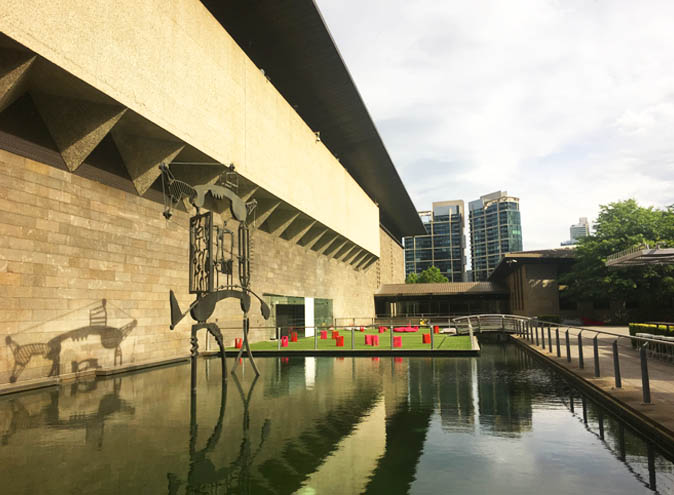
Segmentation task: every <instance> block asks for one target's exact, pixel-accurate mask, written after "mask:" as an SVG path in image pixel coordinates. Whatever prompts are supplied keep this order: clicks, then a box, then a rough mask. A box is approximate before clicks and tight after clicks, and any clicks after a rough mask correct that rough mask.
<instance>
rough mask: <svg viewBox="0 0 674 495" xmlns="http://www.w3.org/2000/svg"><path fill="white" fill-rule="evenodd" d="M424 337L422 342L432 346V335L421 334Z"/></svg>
mask: <svg viewBox="0 0 674 495" xmlns="http://www.w3.org/2000/svg"><path fill="white" fill-rule="evenodd" d="M421 337H422V342H423V343H424V344H430V343H431V334H430V333H423V334H421Z"/></svg>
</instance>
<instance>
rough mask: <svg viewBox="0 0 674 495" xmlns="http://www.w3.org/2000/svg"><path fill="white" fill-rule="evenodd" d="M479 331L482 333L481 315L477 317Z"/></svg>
mask: <svg viewBox="0 0 674 495" xmlns="http://www.w3.org/2000/svg"><path fill="white" fill-rule="evenodd" d="M477 331H478V332H480V333H482V322H481V321H480V315H478V316H477Z"/></svg>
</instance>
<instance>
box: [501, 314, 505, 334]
mask: <svg viewBox="0 0 674 495" xmlns="http://www.w3.org/2000/svg"><path fill="white" fill-rule="evenodd" d="M501 331H502V332H505V316H503V315H501Z"/></svg>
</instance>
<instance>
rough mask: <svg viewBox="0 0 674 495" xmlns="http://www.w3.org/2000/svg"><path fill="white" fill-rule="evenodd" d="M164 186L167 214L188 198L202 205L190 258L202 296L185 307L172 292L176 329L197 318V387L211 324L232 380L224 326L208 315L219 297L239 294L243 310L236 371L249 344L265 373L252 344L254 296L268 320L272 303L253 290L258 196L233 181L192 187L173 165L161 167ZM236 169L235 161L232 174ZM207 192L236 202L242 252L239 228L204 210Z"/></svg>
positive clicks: (194, 289)
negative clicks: (245, 196)
mask: <svg viewBox="0 0 674 495" xmlns="http://www.w3.org/2000/svg"><path fill="white" fill-rule="evenodd" d="M160 170H161V172H162V185H163V191H164V200H165V210H164V213H163V215H164V216H165V217H166V218H167V219H168V218H171V215H172V212H171V210H172V209H173V208H174V207H175V206H176V205H177V204H178V203H179V202H180V201H181V200H182V199H184V198H186V199H187V200H188V201H189V202H190V204H192V205H193V206H194V207H195V208H196V215H194V216H193V217H191V218H190V255H189V256H190V258H189V264H190V266H189V289H190V293H191V294H195V295H196V299H195V300H194V302H193V303H192V304H191V305H190V307H189V308H188V309H187V311H185V312H183V311H181V310H180V306H179V305H178V301H177V299H176V297H175V294H174V292H173V291H170V303H171V330H173V329H174V328H175V326H176V325H177V324H178V323H179V322H180V321H181V320H182V319H183V318H184V317H185V315H186V314H187V313H188V312H189V313H190V315H191V316H192V318H193V319H194V320H195V321H196V322H197V323H196V324H194V325H192V334H191V344H192V347H191V358H192V388H193V389H194V388H195V387H196V369H197V366H196V359H197V357H198V355H199V342H198V339H197V332H198V331H199V330H201V329H202V328H203V329H206V330H207V331H208V332H209V333H210V334H211V335H213V337H214V338H215V340H216V342H217V344H218V347H219V349H220V357H221V360H222V377H223V379H227V367H226V362H225V348H224V344H223V338H222V332H221V331H220V327H219V326H218V325H217V324H216V323H213V322H208V319H209V318H210V317H211V315H212V314H213V311H215V306H216V304H217V303H218V302H219V301H222V300H223V299H227V298H235V299H238V300H239V302H240V305H241V311H243V345H242V347H241V349H240V350H239V354H238V356H237V359H236V361H235V364H234V368H233V369H232V371H234V370H235V369H236V367H237V365H238V362H239V358H240V357H241V355H242V353H243V351H244V349H245V350H246V352H247V354H248V359H249V360H250V362H251V365H252V366H253V369H254V370H255V373H256V374H257V375H259V374H260V372H259V370H258V369H257V366H256V365H255V360H254V359H253V354H252V352H251V350H250V345H249V343H248V329H249V319H248V312H249V310H250V296H251V295H253V296H255V297H256V298H257V299H258V300H259V301H260V310H261V313H262V316H263V317H264V319H268V318H269V314H270V311H269V306H267V304H266V303H265V302H264V301H263V300H262V299H261V298H260V297H259V296H258V295H257V294H255V292H253V291H252V290H251V289H250V225H249V223H248V218H249V216H250V214H251V212H252V211H253V210H254V209H255V207H256V205H257V202H256V201H255V200H252V201H249V202H248V203H245V202H244V201H243V200H242V199H241V198H240V197H239V196H238V195H237V194H236V193H235V192H234V191H233V190H232V189H231V182H230V181H226V183H225V185H218V184H211V185H209V184H205V185H199V186H190V185H189V184H187V183H185V182H182V181H179V180H177V179H176V178H175V177H174V176H173V174H172V173H171V171H170V169H169V167H168V166H167V165H164V164H162V165H161V166H160ZM233 172H234V168H233V166H231V167H230V168H229V173H228V175H229V174H232V173H233ZM207 195H210V196H212V197H213V198H214V199H227V200H229V202H230V209H231V212H232V216H233V217H234V218H235V219H236V220H238V221H239V226H238V232H237V237H238V252H237V253H236V255H235V254H234V232H233V231H232V230H230V229H228V228H227V222H224V223H223V225H216V224H215V223H214V221H213V212H212V211H207V212H206V213H201V208H203V207H204V202H205V199H206V197H207ZM235 261H236V264H237V266H238V278H239V283H238V284H235V283H234V264H235Z"/></svg>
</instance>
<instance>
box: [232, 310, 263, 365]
mask: <svg viewBox="0 0 674 495" xmlns="http://www.w3.org/2000/svg"><path fill="white" fill-rule="evenodd" d="M248 325H249V320H248V313H244V314H243V344H242V345H241V349H239V354H237V356H236V362H235V363H234V367H233V368H232V372H234V371H235V370H236V367H237V366H238V364H239V359H241V355H242V354H243V350H244V349H246V354H248V359H249V360H250V364H251V366H252V367H253V370H254V371H255V375H256V376H259V375H260V370H258V369H257V365H256V364H255V359H253V352H252V351H251V350H250V344H249V343H248Z"/></svg>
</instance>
